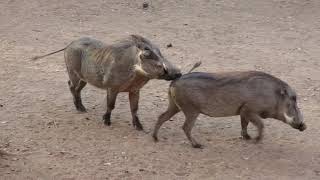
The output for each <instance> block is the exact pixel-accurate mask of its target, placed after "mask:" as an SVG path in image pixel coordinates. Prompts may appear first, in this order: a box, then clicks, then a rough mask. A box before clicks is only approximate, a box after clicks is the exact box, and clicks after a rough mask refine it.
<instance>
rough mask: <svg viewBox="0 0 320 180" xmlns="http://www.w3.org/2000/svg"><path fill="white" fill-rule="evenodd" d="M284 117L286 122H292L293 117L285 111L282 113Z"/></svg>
mask: <svg viewBox="0 0 320 180" xmlns="http://www.w3.org/2000/svg"><path fill="white" fill-rule="evenodd" d="M283 115H284V118H285V119H286V123H288V124H291V123H292V122H293V118H292V117H290V116H288V114H287V113H283Z"/></svg>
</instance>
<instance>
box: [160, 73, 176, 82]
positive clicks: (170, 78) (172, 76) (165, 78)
mask: <svg viewBox="0 0 320 180" xmlns="http://www.w3.org/2000/svg"><path fill="white" fill-rule="evenodd" d="M181 76H182V74H181V73H176V74H174V75H168V74H164V75H162V76H160V77H159V78H158V79H164V80H167V81H172V80H175V79H177V78H179V77H181Z"/></svg>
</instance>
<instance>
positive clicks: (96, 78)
mask: <svg viewBox="0 0 320 180" xmlns="http://www.w3.org/2000/svg"><path fill="white" fill-rule="evenodd" d="M60 51H64V58H65V63H66V66H67V71H68V74H69V78H70V80H69V81H68V84H69V88H70V91H71V93H72V95H73V100H74V105H75V107H76V109H77V110H78V111H80V112H85V111H86V108H85V107H84V106H83V104H82V100H81V94H80V93H81V90H82V89H83V88H84V87H85V86H86V84H87V83H89V84H91V85H93V86H95V87H98V88H101V89H106V90H107V111H106V113H105V114H104V116H103V119H104V123H105V124H106V125H108V126H109V125H110V124H111V121H110V117H111V111H112V110H113V109H114V106H115V102H116V97H117V95H118V93H119V92H129V101H130V109H131V114H132V123H133V126H135V127H136V129H138V130H143V126H142V125H141V123H140V121H139V118H138V116H137V111H138V101H139V92H140V89H141V88H142V87H143V86H144V85H145V84H146V83H147V82H148V81H149V80H150V79H165V80H173V79H176V78H178V77H180V76H181V72H180V70H179V69H178V68H176V67H175V66H174V65H172V64H171V63H170V62H169V61H167V59H166V58H164V57H163V55H162V54H161V52H160V50H159V48H158V47H157V46H155V45H154V44H152V43H151V42H150V41H149V40H148V39H146V38H144V37H142V36H139V35H130V36H129V37H128V38H125V39H123V40H120V41H119V42H116V43H114V44H112V45H106V44H104V43H102V42H101V41H98V40H95V39H91V38H81V39H78V40H75V41H73V42H71V43H70V44H69V45H68V46H67V47H65V48H63V49H61V50H58V51H55V52H52V53H49V54H46V55H43V56H37V57H34V58H33V59H34V60H35V59H40V58H43V57H46V56H49V55H51V54H55V53H57V52H60Z"/></svg>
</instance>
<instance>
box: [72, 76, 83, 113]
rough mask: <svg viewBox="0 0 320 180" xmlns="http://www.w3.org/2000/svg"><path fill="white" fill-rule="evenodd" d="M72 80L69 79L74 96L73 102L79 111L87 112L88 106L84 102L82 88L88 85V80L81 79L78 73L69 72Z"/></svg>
mask: <svg viewBox="0 0 320 180" xmlns="http://www.w3.org/2000/svg"><path fill="white" fill-rule="evenodd" d="M69 77H70V80H69V81H68V85H69V89H70V91H71V94H72V96H73V103H74V105H75V107H76V109H77V110H78V111H79V112H86V108H85V107H84V106H83V104H82V100H81V90H82V89H83V88H84V87H85V86H86V84H87V83H86V82H85V81H82V80H80V79H79V78H78V77H76V75H73V74H71V75H70V74H69Z"/></svg>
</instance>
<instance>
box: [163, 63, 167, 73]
mask: <svg viewBox="0 0 320 180" xmlns="http://www.w3.org/2000/svg"><path fill="white" fill-rule="evenodd" d="M162 65H163V69H164V70H166V71H167V72H168V67H167V65H166V64H165V63H162Z"/></svg>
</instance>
